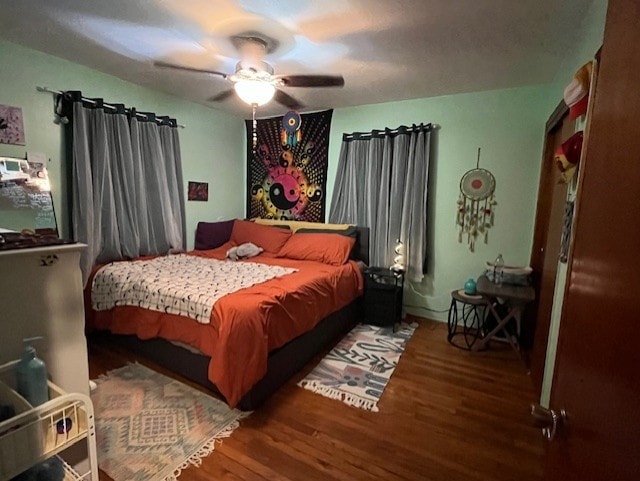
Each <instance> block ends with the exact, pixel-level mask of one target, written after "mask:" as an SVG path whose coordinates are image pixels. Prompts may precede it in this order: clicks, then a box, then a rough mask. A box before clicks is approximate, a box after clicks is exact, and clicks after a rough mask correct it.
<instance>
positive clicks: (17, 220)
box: [0, 157, 58, 236]
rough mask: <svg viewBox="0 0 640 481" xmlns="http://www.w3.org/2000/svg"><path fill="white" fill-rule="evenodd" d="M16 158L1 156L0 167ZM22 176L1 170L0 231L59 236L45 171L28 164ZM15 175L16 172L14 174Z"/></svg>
mask: <svg viewBox="0 0 640 481" xmlns="http://www.w3.org/2000/svg"><path fill="white" fill-rule="evenodd" d="M16 160H20V159H11V158H8V157H0V164H2V165H1V166H0V168H3V167H4V166H5V165H9V163H10V162H13V163H15V161H16ZM21 162H23V163H25V164H24V165H25V167H24V168H23V169H22V170H21V171H20V172H25V171H26V174H27V175H24V176H23V177H22V178H19V179H16V178H12V176H11V175H5V176H2V171H0V176H2V177H0V233H1V232H3V231H15V232H21V231H23V230H28V231H33V232H35V233H38V234H50V235H55V236H57V235H58V229H57V224H56V216H55V212H54V209H53V199H52V197H51V190H50V187H49V179H48V177H47V174H46V170H44V169H41V168H36V167H34V166H29V167H27V166H28V165H29V164H28V163H26V161H24V160H21ZM13 177H15V175H14V176H13ZM7 179H11V180H7Z"/></svg>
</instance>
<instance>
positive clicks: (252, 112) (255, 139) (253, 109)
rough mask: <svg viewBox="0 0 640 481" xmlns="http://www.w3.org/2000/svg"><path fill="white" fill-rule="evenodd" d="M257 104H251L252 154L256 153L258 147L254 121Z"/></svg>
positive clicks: (256, 123) (255, 121) (256, 129)
mask: <svg viewBox="0 0 640 481" xmlns="http://www.w3.org/2000/svg"><path fill="white" fill-rule="evenodd" d="M257 106H258V105H257V104H251V114H252V126H253V133H252V138H253V153H254V154H255V153H256V146H257V145H258V122H257V120H256V107H257Z"/></svg>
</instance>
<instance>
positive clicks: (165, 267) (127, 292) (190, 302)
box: [91, 254, 297, 324]
mask: <svg viewBox="0 0 640 481" xmlns="http://www.w3.org/2000/svg"><path fill="white" fill-rule="evenodd" d="M296 271H297V269H294V268H289V267H280V266H268V265H265V264H258V263H255V262H231V261H219V260H215V259H207V258H203V257H197V256H189V255H185V254H178V255H171V256H166V257H158V258H156V259H152V260H148V261H133V262H114V263H111V264H108V265H106V266H105V267H103V268H102V269H100V270H99V271H98V272H97V273H96V275H95V277H94V278H93V284H92V286H91V301H92V306H93V309H94V310H96V311H105V310H107V309H111V308H113V307H115V306H138V307H143V308H145V309H151V310H153V311H160V312H167V313H170V314H178V315H181V316H187V317H190V318H192V319H195V320H196V321H198V322H200V323H202V324H208V323H209V319H210V317H211V311H212V309H213V306H214V304H215V303H216V302H217V301H218V299H220V298H221V297H222V296H226V295H227V294H231V293H233V292H236V291H238V290H240V289H244V288H246V287H251V286H253V285H255V284H260V283H261V282H265V281H268V280H269V279H273V278H275V277H280V276H284V275H286V274H291V273H292V272H296Z"/></svg>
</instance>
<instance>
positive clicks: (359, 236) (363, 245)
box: [352, 226, 369, 265]
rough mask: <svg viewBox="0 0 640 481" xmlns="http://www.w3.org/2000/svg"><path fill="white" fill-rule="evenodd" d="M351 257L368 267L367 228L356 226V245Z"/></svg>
mask: <svg viewBox="0 0 640 481" xmlns="http://www.w3.org/2000/svg"><path fill="white" fill-rule="evenodd" d="M352 255H353V257H354V258H355V259H357V260H361V261H362V262H364V263H365V264H366V265H369V228H368V227H358V226H356V244H355V245H354V246H353V251H352Z"/></svg>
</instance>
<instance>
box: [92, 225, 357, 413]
mask: <svg viewBox="0 0 640 481" xmlns="http://www.w3.org/2000/svg"><path fill="white" fill-rule="evenodd" d="M248 242H251V243H253V244H254V245H256V246H259V247H261V248H263V249H264V251H263V252H261V253H260V254H258V255H257V256H255V257H252V258H250V259H246V260H243V261H242V262H235V263H233V262H230V261H227V260H226V255H227V252H228V251H229V249H230V248H233V247H237V246H241V245H247V243H248ZM367 252H368V230H367V229H365V228H356V227H353V226H333V225H325V224H319V225H318V224H314V225H311V226H309V225H306V226H304V225H303V227H302V228H301V227H300V225H299V224H287V223H281V225H278V226H271V225H263V224H259V223H254V222H249V221H241V220H235V221H226V222H220V223H200V224H199V225H198V231H197V233H196V249H195V250H194V251H191V252H188V253H186V254H180V255H176V256H166V257H165V258H162V259H161V258H158V259H153V260H154V261H156V262H154V266H155V267H154V268H156V269H158V270H159V272H161V271H162V270H163V269H165V265H169V266H170V267H168V269H173V270H174V271H173V272H174V273H173V274H170V276H171V279H176V281H175V282H174V281H173V280H172V281H171V284H175V285H178V284H179V282H180V281H179V279H180V278H184V279H185V282H186V283H187V287H186V288H185V289H187V290H186V291H184V292H187V293H189V294H188V295H186V294H185V295H183V296H182V299H180V300H175V297H171V296H170V295H165V294H163V293H164V291H163V290H162V286H161V287H160V288H157V289H155V288H154V289H155V290H154V295H153V296H151V297H154V296H155V297H160V298H163V297H168V298H169V300H168V301H167V300H166V299H165V300H163V302H165V301H166V303H165V304H163V305H160V306H159V305H155V304H154V305H151V306H150V305H149V303H148V302H147V301H146V299H147V298H148V297H149V294H148V293H147V294H140V293H134V294H131V295H130V296H129V297H130V298H132V299H133V300H131V299H129V301H127V302H125V301H123V299H125V297H127V296H128V295H129V294H126V293H124V294H119V295H120V297H119V298H118V300H117V301H111V302H109V301H106V300H105V299H106V298H105V297H103V294H104V293H105V292H110V291H111V290H113V286H114V285H117V286H119V288H120V286H122V285H125V284H126V283H127V282H129V281H130V278H135V277H134V274H135V273H134V274H132V272H134V271H136V270H137V269H139V267H138V266H139V265H141V264H144V262H141V261H151V260H150V259H142V260H140V261H139V262H137V263H120V262H118V263H112V264H110V265H109V266H106V267H109V268H111V266H115V265H116V264H118V266H115V267H117V268H118V269H124V270H125V274H122V273H119V274H118V275H120V276H121V277H119V278H118V277H114V278H113V279H111V280H110V281H109V282H111V284H108V283H107V286H106V287H105V282H107V281H105V277H106V278H109V277H108V276H109V275H112V274H109V275H107V274H105V272H106V270H107V269H106V268H104V269H101V270H96V274H95V275H94V277H93V278H92V282H90V283H89V287H88V289H90V288H91V292H87V296H88V297H87V302H86V305H87V328H88V331H89V332H90V334H91V335H96V332H99V333H100V335H106V336H108V337H110V338H111V339H112V340H113V341H115V342H117V343H118V344H119V345H122V346H123V347H125V348H126V349H129V350H132V351H134V352H136V353H138V354H140V355H142V356H144V357H147V358H149V359H151V360H152V361H154V362H156V363H158V364H160V365H162V366H164V367H166V368H168V369H170V370H172V371H174V372H176V373H178V374H180V375H182V376H184V377H186V378H187V379H190V380H192V381H195V382H197V383H199V384H201V385H203V386H205V387H206V388H208V389H210V390H212V391H214V392H217V393H218V394H220V395H221V396H222V397H223V398H224V399H226V401H227V403H228V404H229V405H230V406H232V407H239V408H240V409H243V410H253V409H255V408H256V407H258V406H259V405H260V404H261V403H262V402H263V401H264V400H265V399H266V398H267V397H268V396H269V395H271V394H272V393H273V392H274V391H275V390H276V389H277V388H278V387H280V386H281V385H282V384H283V383H284V382H286V380H287V379H289V378H290V377H291V376H292V375H293V374H295V373H296V372H297V371H299V370H300V369H301V368H302V367H303V366H304V365H305V364H306V363H308V362H309V360H311V359H312V358H313V357H314V356H315V355H316V354H317V353H318V352H320V351H321V350H323V349H325V348H327V347H328V346H329V345H330V344H331V342H333V341H336V340H337V339H338V338H339V337H340V335H341V334H343V333H344V332H346V331H347V330H349V329H350V328H351V327H352V326H353V325H355V324H356V323H357V322H358V321H359V319H360V298H361V295H362V288H363V286H362V274H361V269H362V264H363V263H366V262H367V260H368V259H367ZM223 261H224V262H223ZM183 262H184V263H186V264H183ZM159 263H164V264H162V266H161V267H158V264H159ZM191 263H193V264H194V265H193V266H192V265H191ZM174 264H175V265H174ZM210 264H219V268H222V269H236V268H237V269H240V270H241V271H242V269H249V271H248V273H247V272H244V271H242V272H244V273H242V272H241V273H240V274H237V276H239V278H240V279H241V281H238V280H237V278H236V277H234V276H235V275H236V274H229V277H228V280H225V282H224V283H220V282H219V279H221V278H225V279H227V277H226V276H227V274H225V275H224V276H221V275H220V274H217V273H216V274H208V271H206V269H208V268H209V265H210ZM183 265H184V266H187V267H183ZM203 266H205V267H203ZM115 267H114V268H115ZM216 268H218V267H216ZM127 269H128V270H127ZM176 269H177V270H176ZM256 269H265V270H266V271H265V272H262V271H260V272H257V271H256ZM271 269H274V270H275V271H274V272H272V271H271ZM200 271H202V272H204V273H202V272H200ZM281 271H286V272H284V273H283V272H281ZM145 272H146V274H145V275H146V276H147V279H148V278H149V273H148V271H145ZM224 272H225V273H226V272H227V271H224ZM202 275H204V276H205V277H198V276H202ZM261 275H266V276H267V277H266V279H267V280H265V281H264V282H259V283H255V284H252V285H251V284H249V285H248V286H244V285H242V282H245V280H246V278H250V281H248V282H249V283H251V282H253V281H254V279H259V278H260V276H261ZM271 275H273V277H271V278H269V276H271ZM99 276H102V277H99ZM162 276H165V277H167V276H169V274H166V275H165V273H164V272H162V274H161V275H159V276H158V279H159V278H160V277H162ZM152 277H153V276H152ZM114 279H115V280H114ZM123 279H126V281H123ZM203 279H205V280H203ZM209 279H216V281H211V282H209ZM134 284H135V285H136V286H139V284H140V283H139V282H138V281H135V282H134ZM222 284H224V285H222ZM227 284H230V285H232V286H235V287H233V289H236V290H235V291H232V292H229V293H226V291H225V289H227ZM236 284H238V285H239V286H240V287H239V288H238V285H236ZM194 285H195V286H196V287H195V288H196V289H198V290H199V292H198V293H194V292H193V291H190V290H188V289H192V288H194ZM220 285H222V287H220ZM204 286H206V288H204V289H203V287H204ZM212 286H213V287H212ZM172 287H175V286H172ZM219 288H220V289H222V295H219V294H212V292H214V291H217V290H218V289H219ZM122 289H123V290H126V289H125V288H124V287H122ZM136 289H137V288H136ZM180 289H181V292H182V290H183V288H182V287H180ZM132 290H133V289H132ZM156 291H157V292H158V293H160V294H158V295H156V294H155V293H156ZM127 292H130V290H129V291H127ZM184 292H183V294H184ZM145 295H146V297H144V296H145ZM212 295H213V296H214V297H215V296H216V295H218V296H219V297H217V298H216V299H215V302H214V304H213V305H212V306H210V310H207V309H206V307H203V308H199V307H198V306H197V305H196V306H192V305H191V304H190V301H189V300H190V299H194V298H196V297H197V298H198V299H199V298H200V297H203V299H204V301H203V303H202V304H203V305H205V304H207V300H210V297H211V296H212ZM116 297H117V296H116ZM187 297H188V299H189V300H187ZM153 302H155V301H153ZM181 303H182V304H181ZM163 306H164V307H163ZM180 306H182V307H180Z"/></svg>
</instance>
